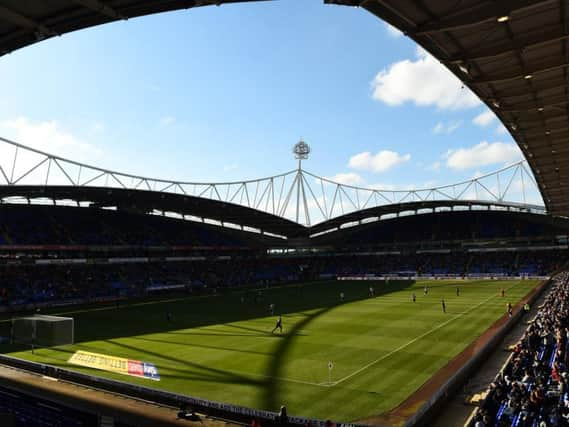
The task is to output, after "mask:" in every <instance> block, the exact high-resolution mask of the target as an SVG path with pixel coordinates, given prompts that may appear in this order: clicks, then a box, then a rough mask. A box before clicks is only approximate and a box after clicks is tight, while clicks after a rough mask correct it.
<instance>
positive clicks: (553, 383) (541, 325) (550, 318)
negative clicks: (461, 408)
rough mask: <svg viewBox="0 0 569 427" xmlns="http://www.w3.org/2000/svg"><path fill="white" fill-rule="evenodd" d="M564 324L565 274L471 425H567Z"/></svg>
mask: <svg viewBox="0 0 569 427" xmlns="http://www.w3.org/2000/svg"><path fill="white" fill-rule="evenodd" d="M568 320H569V273H567V272H564V273H561V274H559V275H558V276H557V277H556V278H555V279H554V284H553V286H552V288H551V291H550V292H549V294H548V296H547V298H546V299H545V301H544V303H543V305H542V306H541V308H540V310H539V312H538V313H537V315H536V316H535V318H534V319H533V320H532V321H531V322H530V325H529V326H528V328H527V330H526V332H525V334H524V335H523V336H522V338H521V340H520V341H519V343H518V344H517V345H516V346H515V348H514V350H513V353H512V355H511V357H510V358H509V359H508V362H507V364H506V365H505V366H504V367H503V369H502V370H501V372H500V373H499V375H498V376H497V377H496V378H495V380H494V382H493V383H492V384H491V385H490V387H489V389H488V393H487V395H486V398H485V400H484V401H483V402H482V403H481V405H480V408H479V409H478V411H477V413H476V415H475V417H474V418H473V420H472V422H471V424H470V425H471V426H473V427H485V426H494V425H500V426H502V425H508V426H510V425H511V426H520V427H527V426H561V425H567V423H568V422H569V390H567V381H568V379H567V376H568V375H569V371H568V368H567V356H568V354H569V353H568V350H569V349H568V345H569V341H568V340H567V324H568V323H567V322H568Z"/></svg>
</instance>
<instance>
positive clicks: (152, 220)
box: [0, 206, 245, 247]
mask: <svg viewBox="0 0 569 427" xmlns="http://www.w3.org/2000/svg"><path fill="white" fill-rule="evenodd" d="M0 245H102V246H105V245H132V246H164V245H194V246H224V247H240V246H245V242H244V240H243V239H241V238H239V237H238V236H237V234H236V233H235V232H232V231H231V230H225V229H221V228H219V227H212V226H210V227H207V226H204V225H203V224H197V223H192V222H191V221H180V220H176V219H171V218H166V217H161V216H152V215H137V214H130V213H128V212H116V211H106V210H100V209H87V208H83V209H79V208H70V207H53V206H49V207H46V206H2V209H0Z"/></svg>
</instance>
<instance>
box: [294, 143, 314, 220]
mask: <svg viewBox="0 0 569 427" xmlns="http://www.w3.org/2000/svg"><path fill="white" fill-rule="evenodd" d="M292 152H293V153H294V158H295V159H297V160H298V170H297V173H296V222H298V220H299V217H300V197H301V193H302V202H303V205H304V216H305V219H306V224H310V214H309V213H308V202H307V200H306V192H305V191H304V176H303V175H302V161H303V160H306V159H308V155H309V154H310V146H309V145H308V144H307V143H306V142H304V141H303V140H302V139H300V141H298V142H297V143H296V144H295V145H294V147H293V148H292Z"/></svg>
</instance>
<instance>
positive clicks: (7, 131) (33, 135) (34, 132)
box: [0, 117, 101, 160]
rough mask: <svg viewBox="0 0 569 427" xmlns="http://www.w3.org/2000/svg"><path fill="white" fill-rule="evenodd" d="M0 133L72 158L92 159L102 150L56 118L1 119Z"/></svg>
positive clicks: (33, 146) (28, 144) (50, 152)
mask: <svg viewBox="0 0 569 427" xmlns="http://www.w3.org/2000/svg"><path fill="white" fill-rule="evenodd" d="M0 135H3V136H5V137H6V138H8V139H12V140H14V141H15V142H19V143H21V144H24V145H27V146H29V147H31V148H35V149H37V150H41V151H45V152H47V153H49V154H56V155H59V156H61V157H66V158H69V159H70V160H91V159H92V157H93V156H95V157H99V156H100V155H101V150H100V149H99V148H97V147H95V146H94V145H92V144H89V143H87V142H85V141H83V140H82V139H81V138H79V137H77V136H75V135H73V134H72V133H71V132H69V131H67V130H65V129H63V128H62V126H61V125H60V124H59V123H58V122H57V121H55V120H50V121H44V122H32V121H31V120H29V119H28V118H26V117H18V118H15V119H11V120H3V121H0Z"/></svg>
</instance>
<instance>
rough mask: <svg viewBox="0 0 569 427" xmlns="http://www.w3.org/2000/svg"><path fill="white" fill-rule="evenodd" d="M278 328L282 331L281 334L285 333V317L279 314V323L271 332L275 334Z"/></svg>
mask: <svg viewBox="0 0 569 427" xmlns="http://www.w3.org/2000/svg"><path fill="white" fill-rule="evenodd" d="M277 329H279V330H280V331H281V334H282V333H283V318H282V317H281V316H279V318H278V320H277V324H276V325H275V327H274V328H273V330H272V332H271V334H274V333H275V331H276V330H277Z"/></svg>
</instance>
